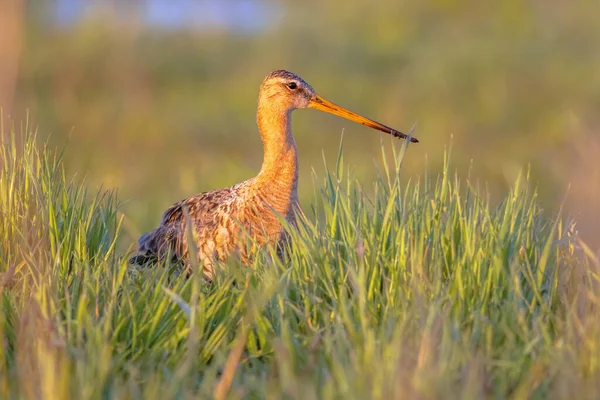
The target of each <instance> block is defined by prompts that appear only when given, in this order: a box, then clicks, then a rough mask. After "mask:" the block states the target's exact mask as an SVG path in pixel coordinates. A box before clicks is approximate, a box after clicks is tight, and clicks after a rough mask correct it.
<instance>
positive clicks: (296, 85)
mask: <svg viewBox="0 0 600 400" xmlns="http://www.w3.org/2000/svg"><path fill="white" fill-rule="evenodd" d="M287 87H288V88H290V89H292V90H294V89H296V88H297V87H298V84H297V83H296V82H290V83H288V84H287Z"/></svg>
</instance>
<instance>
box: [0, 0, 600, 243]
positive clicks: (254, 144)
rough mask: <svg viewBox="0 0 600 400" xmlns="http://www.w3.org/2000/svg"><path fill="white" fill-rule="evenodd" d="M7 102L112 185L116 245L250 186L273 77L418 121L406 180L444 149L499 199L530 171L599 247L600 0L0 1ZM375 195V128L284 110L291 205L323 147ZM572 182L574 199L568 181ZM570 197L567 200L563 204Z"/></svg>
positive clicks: (376, 113)
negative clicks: (293, 76) (202, 194)
mask: <svg viewBox="0 0 600 400" xmlns="http://www.w3.org/2000/svg"><path fill="white" fill-rule="evenodd" d="M0 4H1V5H0V59H2V62H1V63H0V103H1V105H2V107H3V110H4V115H5V118H4V121H3V124H4V125H5V128H6V125H7V124H10V122H9V120H8V118H6V115H10V116H11V117H12V118H14V120H15V121H17V125H18V124H20V121H24V120H25V118H26V117H27V114H28V115H29V117H28V118H29V121H30V123H31V125H33V126H35V127H38V130H39V136H40V138H41V139H46V138H48V137H49V138H50V141H51V143H52V144H53V145H56V146H59V147H61V146H63V145H64V144H65V142H67V141H68V147H67V150H66V152H65V153H64V160H65V163H66V166H67V169H68V171H69V173H71V174H76V175H78V176H79V177H85V179H86V181H87V184H88V185H89V186H90V188H92V189H94V190H95V189H97V188H98V186H100V185H102V186H103V187H104V188H117V189H118V191H119V196H120V199H121V200H123V201H125V204H124V205H123V208H122V210H123V212H124V214H125V215H126V224H125V233H126V238H130V239H131V241H134V240H135V238H136V235H138V234H139V233H140V232H142V231H146V230H148V229H150V228H152V227H153V226H154V225H155V224H156V223H157V222H158V220H159V216H160V214H161V212H162V211H163V210H164V209H165V208H166V207H167V206H169V205H170V204H172V203H173V202H175V201H177V200H179V199H181V198H184V197H187V196H189V195H192V194H194V193H196V192H199V191H204V190H208V189H213V188H218V187H222V186H227V185H231V184H233V183H236V182H238V181H241V180H244V179H247V178H249V177H250V176H252V175H253V174H255V173H256V172H257V171H258V170H259V168H260V165H261V157H262V147H261V142H260V137H259V134H258V132H257V128H256V124H255V112H256V98H257V91H258V87H259V85H260V83H261V81H262V79H263V78H264V76H265V75H266V74H267V73H268V72H269V71H271V70H274V69H280V68H285V69H289V70H291V71H294V72H296V73H298V74H299V75H301V76H302V77H304V78H305V79H306V80H307V81H308V82H309V83H311V84H312V85H313V87H314V88H315V89H316V90H317V91H318V92H319V93H320V94H321V95H323V96H324V97H325V98H328V99H330V100H332V101H334V102H336V103H338V104H341V105H343V106H346V107H348V108H349V109H351V110H354V111H357V112H360V113H363V114H364V115H366V116H369V117H371V118H374V119H376V120H378V121H381V122H383V123H386V124H388V125H391V126H393V127H395V128H397V129H400V130H405V131H407V130H409V129H410V127H411V126H412V125H413V123H415V122H418V127H417V129H416V132H415V134H416V136H417V137H419V139H421V144H419V145H417V146H411V147H410V148H409V152H408V155H407V157H406V159H405V164H404V168H405V176H406V177H407V178H408V177H413V178H415V179H416V178H417V177H419V176H423V175H424V173H425V170H426V169H427V171H428V172H429V173H430V174H435V173H437V172H438V171H439V170H440V168H441V167H442V165H443V154H444V151H445V149H447V148H448V147H449V146H451V148H452V155H451V164H452V167H453V168H456V169H457V170H458V172H459V174H460V175H461V176H463V177H467V176H470V179H471V181H473V182H475V181H479V182H480V183H481V184H482V185H483V184H484V183H485V184H486V185H487V186H488V187H489V189H490V192H491V193H492V198H496V199H498V198H500V196H502V195H503V194H505V193H506V190H507V188H508V187H509V186H510V184H511V183H512V182H514V179H515V178H516V175H517V174H518V173H519V171H522V170H523V171H526V170H528V168H529V169H530V174H531V177H532V180H533V182H534V183H535V184H536V185H537V186H538V188H539V193H540V201H541V202H542V204H543V205H544V207H545V208H547V209H548V210H549V212H551V213H555V212H557V210H558V209H559V208H560V206H561V204H563V200H564V201H565V205H566V211H567V213H568V214H571V215H573V216H575V217H576V218H577V220H578V221H579V222H578V225H577V226H578V228H579V230H580V232H581V233H582V234H583V235H584V237H585V238H586V240H587V241H588V242H590V244H592V245H594V246H598V245H600V241H599V240H598V237H599V236H600V112H599V111H600V3H598V2H597V1H590V0H570V1H565V0H537V1H523V0H503V1H496V2H483V1H461V0H435V1H429V2H423V1H418V0H406V1H399V0H377V1H358V0H345V1H339V0H320V1H311V0H307V1H298V0H288V1H285V0H279V1H275V0H197V1H191V0H146V1H142V0H138V1H125V0H110V1H109V0H104V1H101V0H95V1H94V0H55V1H43V0H39V1H25V0H2V1H0ZM342 131H344V149H345V152H344V154H345V156H344V160H345V162H346V163H348V164H350V165H351V166H352V168H353V171H354V175H355V176H356V178H357V179H359V180H361V181H364V182H365V186H368V184H369V182H371V181H372V180H373V179H374V178H375V176H376V173H377V170H376V168H375V163H377V162H378V163H381V152H380V145H381V140H382V139H383V143H384V145H385V146H386V148H388V149H389V148H390V146H391V141H390V139H389V138H388V137H385V135H384V134H381V133H378V132H376V131H371V130H369V129H368V128H365V127H362V126H359V125H355V124H353V123H351V122H348V121H345V120H342V119H339V118H336V117H333V116H330V115H326V114H321V113H318V112H316V111H312V110H302V111H298V112H296V113H295V115H294V132H295V136H296V140H297V143H298V145H299V148H300V162H301V171H300V173H301V182H300V197H301V202H302V204H303V206H304V208H305V209H310V205H311V203H312V199H313V185H312V183H311V180H312V178H311V176H312V171H313V170H314V171H316V173H317V174H318V175H322V174H323V171H324V166H323V155H324V156H325V158H326V159H327V160H328V161H329V162H330V164H331V165H333V163H334V162H335V158H336V154H337V151H338V144H339V141H340V137H341V134H342ZM569 187H570V189H568V188H569ZM565 199H566V200H565Z"/></svg>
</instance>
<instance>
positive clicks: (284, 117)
mask: <svg viewBox="0 0 600 400" xmlns="http://www.w3.org/2000/svg"><path fill="white" fill-rule="evenodd" d="M291 119H292V118H291V110H290V111H285V112H283V111H282V110H273V109H270V108H266V107H261V106H259V109H258V114H257V123H258V129H259V130H260V134H261V136H262V142H263V147H264V159H263V165H262V168H261V170H260V172H259V174H258V175H257V177H256V183H257V184H258V185H259V186H260V187H261V188H262V190H263V192H264V194H265V196H267V197H268V199H267V201H268V202H270V203H271V204H270V205H271V206H272V207H274V208H275V210H276V211H277V212H278V213H281V214H283V215H287V214H288V213H289V212H290V211H291V209H290V207H291V206H293V203H295V202H297V201H298V151H297V148H296V142H295V140H294V136H293V135H292V126H291V122H292V121H291Z"/></svg>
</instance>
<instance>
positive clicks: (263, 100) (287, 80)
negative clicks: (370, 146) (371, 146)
mask: <svg viewBox="0 0 600 400" xmlns="http://www.w3.org/2000/svg"><path fill="white" fill-rule="evenodd" d="M258 103H259V107H267V108H270V109H278V110H279V111H281V112H291V111H292V110H295V109H297V108H314V109H316V110H320V111H324V112H327V113H330V114H334V115H338V116H340V117H342V118H346V119H348V120H350V121H354V122H357V123H359V124H362V125H365V126H368V127H370V128H373V129H377V130H379V131H382V132H385V133H389V134H390V135H392V136H395V137H399V138H404V139H406V138H408V135H406V134H404V133H402V132H400V131H397V130H395V129H393V128H390V127H389V126H386V125H383V124H381V123H379V122H376V121H373V120H371V119H369V118H366V117H363V116H362V115H359V114H356V113H354V112H352V111H350V110H347V109H345V108H343V107H340V106H338V105H337V104H334V103H332V102H330V101H328V100H325V99H324V98H322V97H321V96H319V95H318V94H316V93H315V91H314V89H313V88H312V86H310V85H309V84H308V83H306V81H305V80H304V79H302V78H300V77H299V76H298V75H296V74H294V73H292V72H289V71H285V70H277V71H273V72H271V73H270V74H269V75H267V77H266V78H265V80H264V81H263V83H262V85H261V87H260V93H259V98H258ZM410 141H411V142H413V143H417V142H419V141H418V140H417V139H416V138H414V137H411V138H410Z"/></svg>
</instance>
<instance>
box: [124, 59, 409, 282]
mask: <svg viewBox="0 0 600 400" xmlns="http://www.w3.org/2000/svg"><path fill="white" fill-rule="evenodd" d="M302 108H312V109H316V110H319V111H324V112H327V113H331V114H334V115H338V116H340V117H343V118H346V119H348V120H350V121H353V122H357V123H359V124H362V125H365V126H368V127H370V128H373V129H377V130H379V131H382V132H385V133H388V134H390V135H392V136H394V137H397V138H403V139H408V140H410V142H413V143H417V142H418V140H417V139H416V138H414V137H412V136H409V135H406V134H404V133H402V132H400V131H398V130H395V129H393V128H390V127H389V126H386V125H383V124H381V123H379V122H376V121H374V120H371V119H369V118H366V117H363V116H361V115H359V114H356V113H354V112H352V111H349V110H347V109H345V108H343V107H341V106H338V105H336V104H334V103H332V102H330V101H328V100H326V99H324V98H323V97H321V96H319V95H318V94H317V93H316V92H315V90H314V89H313V88H312V86H310V85H309V84H308V83H307V82H306V81H304V80H303V79H302V78H301V77H299V76H298V75H296V74H294V73H292V72H289V71H286V70H276V71H273V72H271V73H269V74H268V75H267V76H266V78H265V79H264V80H263V82H262V84H261V85H260V90H259V95H258V109H257V116H256V120H257V125H258V129H259V131H260V134H261V138H262V144H263V162H262V167H261V169H260V171H259V172H258V174H257V175H256V176H254V177H252V178H250V179H248V180H246V181H243V182H241V183H238V184H236V185H233V186H230V187H226V188H222V189H216V190H211V191H207V192H203V193H199V194H196V195H194V196H192V197H189V198H187V199H184V200H181V201H179V202H177V203H175V204H173V205H172V206H171V207H169V208H168V209H167V210H166V211H165V212H164V214H163V215H162V218H161V220H160V224H159V225H158V227H156V229H154V230H153V231H151V232H149V233H146V234H144V235H142V236H141V237H140V238H139V240H138V250H137V252H136V253H135V255H134V256H133V257H131V258H130V260H129V263H130V264H135V265H138V266H140V265H147V264H148V263H156V262H158V261H159V260H163V259H165V258H166V257H167V256H169V257H170V261H172V262H175V263H179V264H180V265H183V266H184V269H185V270H186V273H187V274H188V275H189V274H191V268H190V266H191V265H199V266H201V267H202V272H203V274H204V277H205V278H207V279H208V280H209V281H210V280H211V279H212V278H213V276H214V274H215V272H216V265H217V264H218V261H223V260H225V259H227V258H228V257H229V256H231V254H232V253H237V254H238V255H239V256H240V257H241V259H242V261H243V262H247V261H248V260H249V258H250V256H251V253H252V251H251V249H249V248H248V239H251V242H252V243H254V245H258V246H264V245H267V244H275V245H277V246H278V247H277V248H278V249H281V248H282V245H283V244H284V243H285V242H286V240H287V239H289V237H288V235H287V234H286V231H285V229H284V226H283V225H284V224H283V223H282V219H283V220H285V221H286V222H287V223H288V224H289V225H290V226H291V227H296V226H297V225H296V224H297V217H298V215H300V214H301V213H302V209H301V207H300V204H299V202H298V149H297V146H296V142H295V140H294V135H293V134H292V118H291V117H292V111H294V110H296V109H302ZM190 240H192V241H193V242H194V243H193V245H194V246H193V247H192V246H190V245H191V243H190ZM192 257H197V260H196V263H195V264H194V263H193V262H192V261H193V260H192V259H191V258H192Z"/></svg>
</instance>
